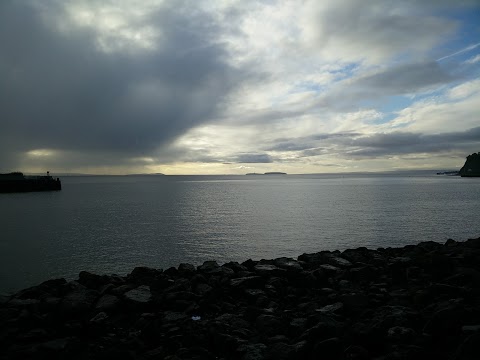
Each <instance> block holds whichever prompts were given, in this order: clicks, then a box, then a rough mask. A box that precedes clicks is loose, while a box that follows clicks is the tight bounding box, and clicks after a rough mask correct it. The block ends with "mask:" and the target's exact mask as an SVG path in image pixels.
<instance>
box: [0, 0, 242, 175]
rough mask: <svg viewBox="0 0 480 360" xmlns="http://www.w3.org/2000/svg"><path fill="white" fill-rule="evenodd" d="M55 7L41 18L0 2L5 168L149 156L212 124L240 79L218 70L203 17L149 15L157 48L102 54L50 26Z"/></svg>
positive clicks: (71, 32)
mask: <svg viewBox="0 0 480 360" xmlns="http://www.w3.org/2000/svg"><path fill="white" fill-rule="evenodd" d="M45 4H46V5H45ZM54 4H56V3H54V2H51V3H50V2H47V3H44V7H43V11H44V12H43V13H41V12H40V11H39V8H38V7H34V6H31V5H30V3H26V2H20V1H2V2H1V3H0V78H1V79H2V81H1V82H0V119H1V120H0V121H1V131H0V153H1V154H2V155H0V156H1V158H0V161H2V163H3V167H5V164H8V165H10V164H13V163H15V161H16V160H17V159H16V157H17V156H18V154H19V153H21V152H25V151H28V150H32V149H44V148H47V149H56V150H64V151H70V152H73V153H82V154H84V155H85V156H86V157H88V158H89V159H90V161H91V164H96V163H97V164H105V165H110V164H115V163H123V162H124V159H125V158H131V157H136V156H148V155H149V154H151V153H153V152H154V151H155V149H158V148H159V147H160V146H162V145H166V144H169V143H170V142H171V141H173V140H174V139H175V138H176V137H177V136H179V135H181V134H182V133H184V132H185V131H186V130H188V129H190V128H191V127H194V126H196V125H198V124H201V123H202V122H205V121H207V120H209V119H211V118H212V117H214V116H215V114H216V113H217V111H218V104H219V103H220V102H221V101H222V99H223V98H224V96H226V95H228V93H229V92H230V91H231V90H232V88H233V87H234V86H235V84H236V82H237V81H239V79H241V78H242V77H244V76H245V74H239V73H238V72H237V71H235V70H233V69H232V68H230V67H229V66H228V65H227V64H226V63H225V61H224V59H225V57H226V53H225V50H224V49H223V48H222V47H221V46H220V45H218V44H214V41H213V40H214V39H215V36H216V31H217V29H216V28H215V26H214V25H212V24H213V22H212V21H211V19H210V18H209V17H208V16H207V15H205V14H204V13H201V12H198V11H197V12H195V11H192V12H189V15H186V13H185V12H181V11H177V10H176V9H177V8H180V6H176V5H178V4H171V5H167V6H166V7H163V8H162V9H160V10H159V11H157V12H153V13H151V15H150V17H149V22H150V23H149V25H151V26H153V27H154V28H155V29H157V30H158V31H159V32H161V41H160V42H159V48H158V49H155V50H148V49H147V50H143V49H125V51H112V52H105V51H101V50H99V48H98V47H97V46H96V45H97V42H96V36H97V34H96V33H95V32H94V31H93V30H91V29H90V30H89V29H86V28H83V29H82V28H78V27H73V26H72V28H69V29H67V31H63V32H60V31H58V29H57V27H56V26H55V24H52V23H51V22H50V23H47V22H46V21H45V18H47V19H50V20H52V19H55V18H56V17H59V16H65V15H64V14H63V13H62V10H61V8H59V7H57V6H59V5H54ZM48 6H51V7H50V8H49V7H48ZM192 14H193V15H192ZM45 15H47V17H45ZM240 75H242V76H240ZM8 165H7V166H8Z"/></svg>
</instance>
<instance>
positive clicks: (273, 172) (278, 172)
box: [245, 171, 287, 175]
mask: <svg viewBox="0 0 480 360" xmlns="http://www.w3.org/2000/svg"><path fill="white" fill-rule="evenodd" d="M245 175H287V173H284V172H280V171H271V172H266V173H264V174H259V173H247V174H245Z"/></svg>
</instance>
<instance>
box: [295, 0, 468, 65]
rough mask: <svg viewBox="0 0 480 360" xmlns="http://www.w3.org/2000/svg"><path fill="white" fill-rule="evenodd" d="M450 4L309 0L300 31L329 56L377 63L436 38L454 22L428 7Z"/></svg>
mask: <svg viewBox="0 0 480 360" xmlns="http://www.w3.org/2000/svg"><path fill="white" fill-rule="evenodd" d="M452 5H453V2H448V1H444V2H438V4H435V2H433V1H426V2H425V1H421V2H418V1H401V2H399V1H384V0H368V1H361V2H359V1H355V0H339V1H335V2H325V1H314V0H310V1H308V5H307V7H306V9H305V12H306V14H307V15H306V19H307V21H306V22H305V25H304V26H303V33H304V36H305V38H306V39H307V41H308V42H309V43H310V44H312V45H313V46H315V48H316V49H317V51H320V52H321V54H322V56H324V57H326V58H328V59H330V60H335V59H337V60H341V61H346V62H355V61H361V62H367V63H379V62H381V61H385V60H387V59H390V58H393V57H397V56H401V55H402V56H407V55H410V56H411V55H412V54H426V53H428V51H430V49H431V48H432V47H433V46H435V45H437V44H439V43H441V42H442V41H443V39H445V37H447V35H449V34H451V33H452V32H453V31H454V30H455V29H456V26H457V22H456V21H454V20H452V19H451V18H448V17H447V16H446V14H445V13H444V14H443V16H442V15H441V14H440V13H439V12H437V13H435V12H434V11H432V8H433V9H438V10H445V8H448V7H451V6H452ZM465 5H468V4H465ZM457 6H459V5H457ZM460 6H461V5H460Z"/></svg>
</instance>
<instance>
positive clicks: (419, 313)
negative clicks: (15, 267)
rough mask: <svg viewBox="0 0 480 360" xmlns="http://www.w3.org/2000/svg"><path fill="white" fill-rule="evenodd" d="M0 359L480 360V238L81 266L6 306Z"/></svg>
mask: <svg viewBox="0 0 480 360" xmlns="http://www.w3.org/2000/svg"><path fill="white" fill-rule="evenodd" d="M0 359H115V360H121V359H172V360H173V359H245V360H253V359H280V360H281V359H356V360H364V359H392V360H393V359H456V360H467V359H480V238H478V239H471V240H468V241H466V242H456V241H454V240H448V241H447V242H446V243H445V244H443V245H442V244H439V243H435V242H423V243H420V244H418V245H411V246H405V247H403V248H386V249H384V248H380V249H377V250H369V249H367V248H358V249H354V250H345V251H343V252H340V251H333V252H329V251H322V252H319V253H315V254H303V255H301V256H299V257H298V259H296V260H294V259H289V258H278V259H273V260H260V261H253V260H247V261H245V262H243V263H241V264H239V263H237V262H230V263H227V264H224V265H222V266H219V265H218V264H217V263H216V262H214V261H207V262H205V263H204V264H203V265H201V266H198V267H194V266H193V265H191V264H180V265H179V266H178V267H177V268H169V269H167V270H164V271H162V270H156V269H151V268H146V267H137V268H135V269H134V270H133V271H132V273H131V274H129V275H128V276H126V277H121V276H116V275H111V276H107V275H96V274H92V273H89V272H85V271H83V272H81V273H80V274H79V278H78V280H77V281H71V282H67V281H65V280H64V279H56V280H49V281H46V282H44V283H42V284H40V285H38V286H35V287H32V288H28V289H25V290H22V291H20V292H18V293H16V294H14V295H12V296H9V297H5V298H2V299H0Z"/></svg>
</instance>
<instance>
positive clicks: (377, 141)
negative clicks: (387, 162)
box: [348, 127, 480, 158]
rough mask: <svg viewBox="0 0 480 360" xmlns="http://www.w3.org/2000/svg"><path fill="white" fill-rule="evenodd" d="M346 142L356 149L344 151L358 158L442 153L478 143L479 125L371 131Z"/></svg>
mask: <svg viewBox="0 0 480 360" xmlns="http://www.w3.org/2000/svg"><path fill="white" fill-rule="evenodd" d="M350 146H351V147H352V148H356V149H353V150H352V151H349V152H348V154H349V155H350V156H352V157H362V158H372V157H373V158H377V157H385V156H388V155H405V154H424V153H426V154H432V153H445V152H447V151H452V150H457V151H458V152H462V153H465V151H466V150H471V149H475V148H478V146H480V127H476V128H472V129H469V130H466V131H459V132H451V133H441V134H433V135H428V134H420V133H410V132H393V133H390V134H374V135H370V136H366V137H360V138H358V139H353V140H352V141H351V143H350Z"/></svg>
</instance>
